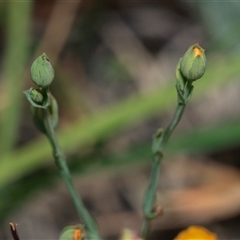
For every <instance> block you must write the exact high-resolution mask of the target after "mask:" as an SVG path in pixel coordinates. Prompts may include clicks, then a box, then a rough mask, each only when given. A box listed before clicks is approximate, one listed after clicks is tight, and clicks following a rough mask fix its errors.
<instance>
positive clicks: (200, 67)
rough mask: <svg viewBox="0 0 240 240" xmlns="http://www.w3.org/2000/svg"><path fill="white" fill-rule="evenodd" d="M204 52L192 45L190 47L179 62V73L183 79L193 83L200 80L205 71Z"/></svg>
mask: <svg viewBox="0 0 240 240" xmlns="http://www.w3.org/2000/svg"><path fill="white" fill-rule="evenodd" d="M204 52H205V50H204V49H203V48H201V47H200V46H199V44H194V45H192V46H190V47H189V48H188V50H187V52H186V53H185V54H184V55H183V57H182V58H181V60H180V71H181V73H182V75H183V77H184V78H185V79H186V80H188V81H195V80H197V79H199V78H201V77H202V76H203V74H204V72H205V70H206V56H205V53H204Z"/></svg>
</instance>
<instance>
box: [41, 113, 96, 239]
mask: <svg viewBox="0 0 240 240" xmlns="http://www.w3.org/2000/svg"><path fill="white" fill-rule="evenodd" d="M43 111H44V114H45V116H44V125H45V129H46V134H47V137H48V139H49V141H50V143H51V145H52V149H53V156H54V159H55V163H56V165H57V167H58V169H59V171H60V174H61V176H62V178H63V180H64V182H65V184H66V186H67V188H68V190H69V192H70V194H71V197H72V199H73V202H74V204H75V207H76V209H77V212H78V215H79V217H80V218H81V219H82V221H83V223H84V224H85V225H86V228H87V233H88V236H89V238H90V239H96V240H97V239H101V238H100V237H99V233H98V228H97V224H96V222H95V220H94V219H93V218H92V216H91V215H90V213H89V212H88V211H87V209H86V208H85V206H84V204H83V201H82V199H81V198H80V196H79V195H78V193H77V190H76V188H75V186H74V184H73V181H72V178H71V174H70V171H69V168H68V165H67V163H66V158H65V156H64V154H63V153H62V151H61V148H60V146H59V144H58V141H57V138H56V135H55V131H54V129H53V126H52V123H51V120H50V117H49V114H48V112H47V111H46V110H43Z"/></svg>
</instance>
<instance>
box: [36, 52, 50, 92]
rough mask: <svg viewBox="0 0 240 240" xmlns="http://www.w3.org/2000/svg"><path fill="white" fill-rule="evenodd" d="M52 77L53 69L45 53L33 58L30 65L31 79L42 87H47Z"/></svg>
mask: <svg viewBox="0 0 240 240" xmlns="http://www.w3.org/2000/svg"><path fill="white" fill-rule="evenodd" d="M53 78H54V69H53V67H52V65H51V63H50V62H49V59H48V57H47V55H46V54H45V53H43V54H42V55H41V56H39V57H38V58H36V59H35V61H34V62H33V64H32V66H31V79H32V80H33V82H34V83H35V84H36V85H37V86H39V87H42V88H46V87H48V86H49V85H50V84H51V82H52V80H53Z"/></svg>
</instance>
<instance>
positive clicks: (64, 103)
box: [0, 0, 240, 240]
mask: <svg viewBox="0 0 240 240" xmlns="http://www.w3.org/2000/svg"><path fill="white" fill-rule="evenodd" d="M239 16H240V3H239V2H238V1H197V0H195V1H161V0H154V1H151V0H150V1H149V0H145V1H144V0H129V1H127V0H125V1H121V0H102V1H98V0H79V1H78V0H75V1H60V0H59V1H58V0H55V1H53V0H52V1H41V0H36V1H30V0H28V1H11V0H10V1H0V221H1V224H0V225H1V227H0V238H1V239H10V238H11V236H10V232H9V226H8V222H14V223H17V224H18V225H17V227H18V232H19V235H20V237H21V238H22V239H57V238H58V236H59V233H60V231H61V229H62V228H63V227H64V226H67V225H72V224H77V223H78V222H79V219H78V216H77V214H76V212H75V210H74V206H73V204H72V202H71V199H70V197H69V194H68V192H67V191H66V188H65V186H64V185H63V183H62V181H61V179H60V176H59V174H58V172H57V169H56V167H55V166H54V164H53V159H52V156H51V149H50V146H49V144H48V142H47V139H46V138H45V137H44V136H43V135H41V134H40V133H39V132H38V131H37V130H36V129H35V127H34V125H33V123H32V121H31V116H30V106H29V103H28V102H27V100H26V99H25V97H24V94H23V91H24V90H25V89H28V88H29V87H31V86H33V85H34V84H33V83H32V82H31V80H30V74H29V69H30V66H31V63H32V61H33V60H34V59H35V58H36V57H37V56H39V55H40V54H42V53H43V52H45V53H46V54H47V55H48V56H49V58H50V61H51V63H52V65H53V66H54V69H55V74H56V77H55V80H54V82H53V84H52V86H51V92H52V93H53V95H54V96H55V97H56V99H57V101H58V103H59V109H60V123H59V127H58V130H57V135H58V137H59V141H60V145H61V146H62V148H63V149H64V152H65V153H66V155H67V158H68V162H69V165H70V168H71V171H72V173H73V178H74V182H75V184H76V186H77V188H78V191H79V193H80V194H81V196H82V197H83V199H84V202H85V204H86V206H87V207H88V209H89V210H90V211H91V213H92V214H93V216H94V217H95V218H96V220H97V221H98V224H99V228H100V231H101V233H102V236H103V237H104V238H105V239H118V238H119V236H120V234H121V232H122V229H123V228H131V229H133V230H135V231H136V232H139V231H140V229H141V223H142V213H141V204H142V198H143V194H144V191H145V189H146V186H147V183H148V179H149V174H150V166H151V139H152V135H153V134H154V133H155V131H156V130H157V129H158V128H159V127H163V128H165V127H166V126H167V124H168V122H169V121H170V120H171V117H172V115H173V112H174V108H175V106H176V104H177V95H176V91H175V79H174V74H175V67H176V64H177V62H178V59H179V58H180V57H181V56H182V55H183V53H184V52H185V51H186V50H187V48H188V47H189V46H190V45H192V44H194V43H199V44H200V45H201V46H202V47H203V48H205V49H206V55H207V59H208V66H207V70H206V73H205V75H204V77H203V78H202V79H201V80H199V81H197V82H196V83H195V84H194V85H195V89H194V93H193V96H192V99H191V101H190V103H189V104H188V106H187V109H186V112H185V114H184V116H183V119H182V121H181V123H180V124H179V126H178V127H177V129H176V131H175V132H174V134H173V136H172V138H171V139H170V141H169V144H168V146H167V149H166V153H165V159H164V160H165V161H164V163H163V165H162V169H161V174H160V175H161V177H160V180H159V194H158V203H159V204H160V205H161V206H162V207H163V209H164V215H163V216H162V217H160V218H159V219H156V220H154V222H153V231H152V234H151V236H150V239H166V240H167V239H173V238H174V237H175V236H176V235H177V233H178V232H179V231H180V230H181V229H184V228H186V227H187V226H189V225H194V224H200V225H203V226H206V227H207V228H208V229H210V230H212V231H214V232H215V233H217V234H218V236H219V238H221V239H238V238H240V233H239V230H238V229H239V226H240V171H239V168H240V164H239V160H240V159H239V154H240V103H239V102H240V94H239V93H240V81H239V79H240V30H239V25H240V17H239Z"/></svg>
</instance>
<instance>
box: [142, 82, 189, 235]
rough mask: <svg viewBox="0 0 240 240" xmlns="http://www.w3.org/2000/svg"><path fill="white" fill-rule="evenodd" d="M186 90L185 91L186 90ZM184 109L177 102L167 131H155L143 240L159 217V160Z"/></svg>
mask: <svg viewBox="0 0 240 240" xmlns="http://www.w3.org/2000/svg"><path fill="white" fill-rule="evenodd" d="M190 87H192V86H191V85H189V86H188V88H189V91H188V90H187V91H186V92H185V94H186V95H185V96H184V98H186V99H187V97H189V93H190V89H191V88H190ZM188 88H187V89H188ZM184 109H185V104H183V103H181V102H179V103H178V106H177V108H176V111H175V114H174V116H173V118H172V120H171V122H170V124H169V125H168V127H167V129H166V130H165V131H164V132H163V133H161V131H160V130H158V131H157V134H156V135H155V137H154V139H153V161H152V170H151V175H150V181H149V185H148V188H147V191H146V193H145V198H144V207H143V210H144V220H143V225H142V230H141V236H142V238H143V239H146V238H147V236H148V233H149V230H150V227H151V226H150V225H151V220H152V219H153V218H155V217H157V216H158V215H159V213H158V212H157V211H155V207H156V192H157V186H158V178H159V172H160V166H161V160H162V158H163V149H164V147H165V146H166V144H167V142H168V140H169V138H170V136H171V134H172V132H173V131H174V129H175V128H176V126H177V125H178V123H179V121H180V119H181V117H182V115H183V112H184Z"/></svg>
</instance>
